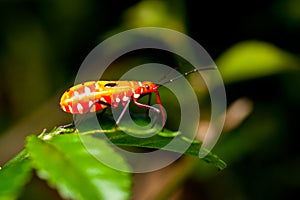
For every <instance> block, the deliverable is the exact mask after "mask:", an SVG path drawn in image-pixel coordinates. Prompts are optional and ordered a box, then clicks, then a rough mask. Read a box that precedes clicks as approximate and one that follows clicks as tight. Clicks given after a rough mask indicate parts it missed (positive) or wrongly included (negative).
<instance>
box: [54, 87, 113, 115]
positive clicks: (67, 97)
mask: <svg viewBox="0 0 300 200" xmlns="http://www.w3.org/2000/svg"><path fill="white" fill-rule="evenodd" d="M102 82H103V81H102ZM101 102H103V103H101ZM104 103H105V104H104ZM110 104H111V89H106V88H103V86H102V84H100V81H89V82H84V83H82V84H79V85H75V86H73V87H71V88H70V89H69V90H67V91H66V92H65V93H64V94H63V95H62V97H61V99H60V107H61V108H62V109H63V110H64V111H65V112H68V113H71V114H83V113H87V112H96V111H99V110H102V109H103V108H106V107H107V106H108V105H110Z"/></svg>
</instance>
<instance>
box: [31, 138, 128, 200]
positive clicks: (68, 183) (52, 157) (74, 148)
mask: <svg viewBox="0 0 300 200" xmlns="http://www.w3.org/2000/svg"><path fill="white" fill-rule="evenodd" d="M52 133H53V132H52ZM99 145H101V152H100V153H103V154H106V153H109V154H110V156H116V157H118V154H116V153H114V152H112V150H111V148H110V147H109V146H108V145H107V144H105V143H104V142H102V143H99ZM26 148H27V149H28V152H29V155H30V158H31V159H32V163H33V165H34V167H35V168H36V170H37V172H38V175H39V177H40V178H42V179H45V180H46V181H47V182H48V183H49V184H50V185H51V186H53V187H55V188H57V189H58V191H59V193H60V194H61V195H62V197H64V198H72V199H128V198H129V195H130V189H131V179H130V176H129V174H127V173H123V172H119V171H117V170H114V169H112V168H109V167H107V166H106V165H103V164H102V163H101V162H99V161H97V160H96V159H95V158H94V157H93V156H92V155H91V154H90V153H89V152H88V151H87V150H86V149H85V147H84V146H83V145H82V142H81V140H80V138H79V137H78V135H77V134H64V135H59V136H57V137H52V138H48V140H42V139H40V138H38V137H36V136H30V137H28V139H27V144H26ZM118 160H119V161H120V164H123V165H125V164H124V161H123V160H122V159H121V158H119V159H118ZM121 161H123V162H121Z"/></svg>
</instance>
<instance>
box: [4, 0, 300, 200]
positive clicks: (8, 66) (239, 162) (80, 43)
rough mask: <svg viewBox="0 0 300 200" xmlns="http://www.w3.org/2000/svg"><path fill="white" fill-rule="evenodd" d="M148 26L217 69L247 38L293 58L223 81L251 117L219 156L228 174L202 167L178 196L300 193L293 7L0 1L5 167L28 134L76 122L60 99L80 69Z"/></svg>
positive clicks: (298, 5)
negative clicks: (108, 41)
mask: <svg viewBox="0 0 300 200" xmlns="http://www.w3.org/2000/svg"><path fill="white" fill-rule="evenodd" d="M145 2H146V3H145ZM149 2H150V3H149ZM142 11H145V12H142ZM145 13H146V14H145ZM149 13H150V14H149ZM142 26H160V27H166V28H171V29H175V30H178V31H182V32H185V33H186V34H187V35H189V36H191V37H192V38H193V39H195V40H196V41H197V42H199V43H200V44H201V45H202V46H203V47H204V48H205V49H206V51H207V52H208V53H209V54H210V55H211V57H212V58H213V59H214V60H215V61H216V63H217V64H218V67H219V68H220V69H221V68H222V67H223V66H222V62H221V61H222V60H221V59H220V58H221V57H222V56H224V55H225V54H226V52H227V51H228V49H230V48H231V47H232V46H234V45H237V44H239V43H240V42H243V41H253V40H255V41H263V42H266V43H268V44H271V45H272V46H274V47H276V48H277V49H278V51H279V52H281V53H280V54H278V55H277V57H276V58H278V59H281V56H282V55H288V56H290V57H291V58H292V59H293V62H292V64H290V62H286V64H283V65H282V66H281V70H280V71H274V72H272V73H265V74H262V75H257V76H255V77H251V78H244V79H243V78H242V79H241V80H239V81H231V80H227V81H225V87H226V91H227V98H228V105H231V103H233V102H235V101H236V100H237V99H239V98H241V97H246V98H247V99H248V100H250V101H251V105H252V109H251V112H250V113H249V115H247V117H245V118H244V119H243V120H242V121H241V122H240V123H239V124H238V126H237V127H235V128H234V129H231V130H229V131H227V132H226V133H225V134H223V135H222V137H221V139H220V140H219V142H218V144H217V145H216V148H215V149H214V152H215V153H217V154H218V155H219V156H220V157H221V158H223V159H224V160H225V161H226V162H227V163H228V168H227V169H225V170H224V171H221V172H216V171H211V170H208V171H207V167H205V166H204V167H203V166H202V165H201V164H199V168H196V169H195V171H194V172H193V173H192V176H188V177H186V179H185V181H183V182H182V183H181V184H180V186H178V188H177V190H176V191H179V192H178V194H177V199H180V198H183V197H185V199H196V198H198V199H289V198H292V196H293V195H297V194H299V189H300V175H299V168H300V160H299V150H298V143H299V136H298V134H299V128H298V119H299V111H300V107H299V101H300V95H299V86H300V79H299V78H300V76H299V75H300V74H299V53H300V39H299V35H300V1H297V0H266V1H258V0H252V1H236V2H235V1H198V2H196V1H180V0H178V1H171V0H168V1H127V2H126V1H125V2H124V1H116V0H114V1H96V0H75V1H71V0H64V1H60V0H54V1H50V0H45V1H37V0H23V1H21V0H12V1H5V0H2V1H1V2H0V74H1V78H0V134H1V135H0V164H1V165H3V164H4V163H5V162H6V161H7V160H9V159H10V158H11V157H12V156H13V155H15V154H16V152H17V151H18V150H20V149H22V147H23V142H24V140H25V136H26V135H29V134H38V133H40V132H41V131H42V129H43V128H47V129H51V128H52V127H54V126H57V125H60V124H65V123H68V122H70V120H71V116H70V115H68V114H65V113H63V112H62V111H61V110H60V108H59V105H58V101H59V98H60V95H61V94H62V92H64V91H65V90H66V89H67V88H68V87H70V86H71V85H72V83H73V81H74V79H75V76H76V73H77V70H78V68H79V67H80V65H81V62H82V61H83V60H84V58H85V57H86V56H87V54H88V53H89V52H90V51H91V50H92V49H93V48H94V47H95V46H96V45H97V44H99V43H100V42H101V41H103V40H104V39H105V38H107V37H109V36H110V35H112V34H114V33H118V32H120V31H123V30H126V29H130V28H135V27H142ZM258 50H259V49H258ZM258 52H259V51H258ZM236 57H237V59H238V57H239V56H238V55H237V56H236ZM253 59H254V60H255V55H254V57H253ZM282 63H285V61H284V60H282ZM124 64H126V63H124ZM248 64H250V65H251V63H248ZM263 67H264V65H263V64H262V66H261V68H263ZM224 68H225V64H224ZM291 68H293V69H291ZM116 70H117V69H116ZM119 70H120V69H119ZM240 70H241V73H242V71H243V65H242V64H241V68H240ZM221 72H222V70H221ZM237 74H238V73H237ZM236 112H239V111H236ZM200 165H201V166H200ZM210 167H212V166H210ZM158 181H159V180H158ZM158 183H159V182H158ZM40 184H42V185H43V184H44V183H43V182H42V181H41V182H37V183H36V184H35V185H34V184H33V185H32V186H30V187H29V188H28V191H33V192H32V193H33V194H35V195H37V193H35V192H36V191H35V190H34V189H32V188H34V187H40V186H37V185H40ZM140 184H142V182H141V183H140ZM44 188H46V186H44ZM144 190H147V188H144ZM42 191H44V190H42ZM135 192H137V193H138V192H142V191H135ZM29 193H30V192H29ZM48 193H49V192H48V191H45V193H42V192H41V194H39V195H40V197H42V196H47V195H50V194H48ZM176 193H177V192H176ZM29 195H30V194H29ZM174 198H175V197H174Z"/></svg>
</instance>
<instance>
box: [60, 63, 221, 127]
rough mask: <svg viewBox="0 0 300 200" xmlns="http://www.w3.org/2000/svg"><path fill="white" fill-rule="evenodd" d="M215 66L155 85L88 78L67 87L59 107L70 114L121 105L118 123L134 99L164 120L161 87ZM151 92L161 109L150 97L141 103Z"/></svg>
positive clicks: (137, 103)
mask: <svg viewBox="0 0 300 200" xmlns="http://www.w3.org/2000/svg"><path fill="white" fill-rule="evenodd" d="M215 69H216V68H215V67H202V68H195V69H193V70H191V71H188V72H185V73H184V74H181V75H178V76H176V77H174V78H172V79H170V80H168V81H166V82H164V83H162V84H155V83H153V82H150V81H143V82H141V81H88V82H84V83H81V84H78V85H75V86H73V87H71V88H69V89H68V90H66V91H65V92H64V93H63V95H62V96H61V99H60V107H61V109H62V110H63V111H65V112H67V113H70V114H85V113H89V112H98V111H100V110H103V112H104V111H105V110H106V109H107V108H108V107H111V108H117V107H118V106H120V105H122V106H123V107H124V109H123V111H122V112H121V114H120V116H119V117H118V119H117V120H116V125H118V124H119V122H120V120H121V119H122V117H123V114H124V111H125V110H126V109H127V108H128V105H129V103H130V101H131V99H132V100H133V102H134V104H135V105H136V106H138V107H141V108H145V109H147V110H148V111H149V110H152V111H154V112H155V113H156V114H158V115H159V114H161V116H162V121H163V122H164V121H165V113H164V111H163V109H162V103H161V99H160V96H159V92H158V89H159V87H161V86H163V85H165V84H167V83H171V82H173V81H175V80H177V79H179V78H181V77H184V76H187V75H189V74H191V73H194V72H197V71H204V70H215ZM163 78H164V77H163ZM152 93H155V95H156V101H157V104H158V105H159V106H160V109H158V108H156V107H153V106H151V105H149V104H150V98H149V101H148V104H143V103H140V102H138V100H139V99H140V98H141V97H142V96H144V95H149V97H151V96H150V95H151V94H152ZM73 125H74V124H73Z"/></svg>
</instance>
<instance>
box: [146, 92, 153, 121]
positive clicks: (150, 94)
mask: <svg viewBox="0 0 300 200" xmlns="http://www.w3.org/2000/svg"><path fill="white" fill-rule="evenodd" d="M151 96H152V93H149V98H148V103H147V105H148V106H150V104H151ZM146 115H147V117H148V118H150V117H149V109H147V110H146Z"/></svg>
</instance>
